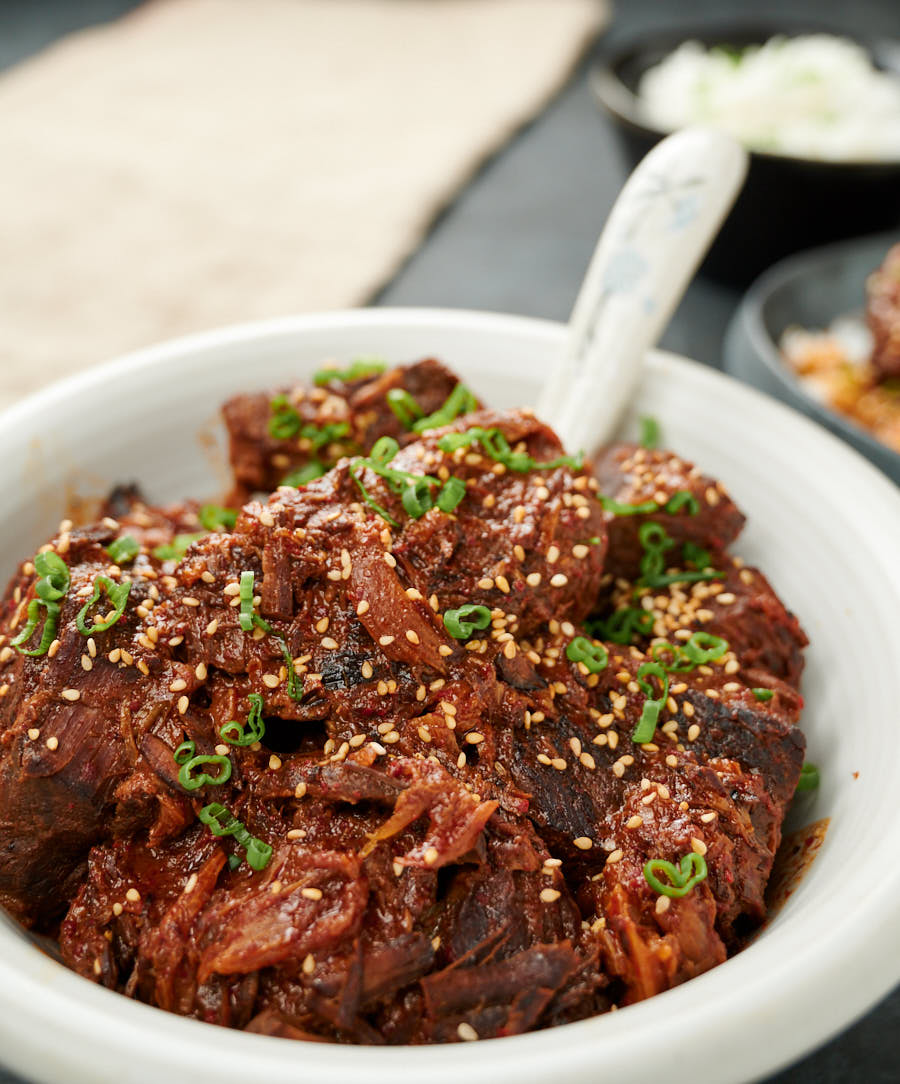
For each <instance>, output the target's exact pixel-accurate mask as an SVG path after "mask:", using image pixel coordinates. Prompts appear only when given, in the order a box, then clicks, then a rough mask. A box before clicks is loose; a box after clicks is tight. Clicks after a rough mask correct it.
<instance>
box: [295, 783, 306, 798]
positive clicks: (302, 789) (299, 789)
mask: <svg viewBox="0 0 900 1084" xmlns="http://www.w3.org/2000/svg"><path fill="white" fill-rule="evenodd" d="M304 794H306V784H305V783H304V782H302V781H301V782H299V783H298V784H297V785H296V787H294V797H295V798H302V797H303V795H304Z"/></svg>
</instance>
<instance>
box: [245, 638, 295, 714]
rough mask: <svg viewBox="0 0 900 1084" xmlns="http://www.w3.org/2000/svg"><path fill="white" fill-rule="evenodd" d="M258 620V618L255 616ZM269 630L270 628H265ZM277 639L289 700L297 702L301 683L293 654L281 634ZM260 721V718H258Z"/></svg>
mask: <svg viewBox="0 0 900 1084" xmlns="http://www.w3.org/2000/svg"><path fill="white" fill-rule="evenodd" d="M257 621H259V618H257ZM267 631H268V632H271V631H272V630H271V628H268V629H267ZM278 640H279V642H280V646H281V655H282V657H283V658H284V667H285V669H286V670H287V691H288V696H289V697H290V698H291V700H296V701H297V702H298V703H299V702H300V701H301V700H302V699H303V697H304V695H305V694H304V692H303V685H302V684H301V682H300V677H299V675H298V674H297V671H296V670H295V669H294V656H293V655H292V654H291V649H290V648H289V647H288V646H287V642H286V640H285V638H284V637H283V636H279V637H278ZM251 699H252V697H251ZM260 722H262V720H260Z"/></svg>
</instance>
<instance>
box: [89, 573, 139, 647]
mask: <svg viewBox="0 0 900 1084" xmlns="http://www.w3.org/2000/svg"><path fill="white" fill-rule="evenodd" d="M104 591H105V592H106V597H107V598H108V599H109V601H110V602H111V603H112V606H113V610H112V613H111V615H110V616H108V617H107V618H106V620H105V621H95V622H94V623H93V624H92V625H90V626H88V625H87V624H86V623H85V618H86V617H87V615H88V611H89V610H90V609H91V607H92V606H95V605H96V604H97V603H98V602H99V601H100V595H101V594H102V593H103V592H104ZM130 593H131V584H130V583H115V582H114V581H113V580H111V579H110V578H109V577H108V576H97V578H96V579H95V580H94V591H93V594H92V595H91V597H90V598H89V599H88V600H87V602H86V603H85V604H84V605H83V606H82V607H81V609H80V610H79V611H78V616H77V617H76V618H75V627H76V628H77V629H78V631H79V632H80V633H81V635H82V636H93V635H94V633H96V632H106V630H107V629H111V628H112V627H113V625H115V623H116V622H117V621H118V620H119V618H120V617H121V616H122V614H123V613H125V606H126V604H127V602H128V596H129V594H130Z"/></svg>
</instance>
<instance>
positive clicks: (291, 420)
mask: <svg viewBox="0 0 900 1084" xmlns="http://www.w3.org/2000/svg"><path fill="white" fill-rule="evenodd" d="M302 425H303V420H302V419H301V417H300V415H299V414H298V413H297V411H296V410H295V409H294V407H292V406H291V403H290V400H289V399H288V397H287V396H286V395H276V396H275V397H274V399H272V401H271V402H270V403H269V436H270V437H274V438H275V439H276V440H290V439H291V437H295V436H296V435H297V434H298V433H299V432H300V427H301V426H302Z"/></svg>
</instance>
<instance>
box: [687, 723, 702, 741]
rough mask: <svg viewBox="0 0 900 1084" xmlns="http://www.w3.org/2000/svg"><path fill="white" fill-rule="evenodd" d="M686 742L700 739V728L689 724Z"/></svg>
mask: <svg viewBox="0 0 900 1084" xmlns="http://www.w3.org/2000/svg"><path fill="white" fill-rule="evenodd" d="M687 737H688V741H696V740H697V738H699V737H700V727H699V726H697V724H696V723H691V725H690V727H689V728H688V733H687Z"/></svg>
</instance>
